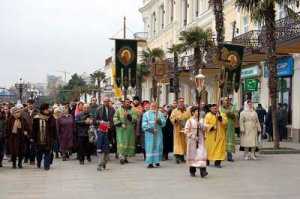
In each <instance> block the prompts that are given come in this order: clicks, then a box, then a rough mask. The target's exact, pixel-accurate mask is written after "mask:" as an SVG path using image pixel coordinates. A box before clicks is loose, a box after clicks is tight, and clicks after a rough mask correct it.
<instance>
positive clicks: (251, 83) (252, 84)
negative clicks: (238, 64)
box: [244, 79, 259, 92]
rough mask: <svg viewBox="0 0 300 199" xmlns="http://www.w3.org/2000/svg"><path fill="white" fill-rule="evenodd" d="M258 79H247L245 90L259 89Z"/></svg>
mask: <svg viewBox="0 0 300 199" xmlns="http://www.w3.org/2000/svg"><path fill="white" fill-rule="evenodd" d="M258 82H259V81H258V80H257V79H245V88H244V89H245V91H246V92H252V91H257V90H258Z"/></svg>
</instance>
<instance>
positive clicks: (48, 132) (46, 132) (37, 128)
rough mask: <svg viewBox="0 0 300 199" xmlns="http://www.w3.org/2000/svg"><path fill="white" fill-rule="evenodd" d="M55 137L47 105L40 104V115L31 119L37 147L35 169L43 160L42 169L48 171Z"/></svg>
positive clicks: (54, 127)
mask: <svg viewBox="0 0 300 199" xmlns="http://www.w3.org/2000/svg"><path fill="white" fill-rule="evenodd" d="M55 136H56V126H55V119H54V118H53V116H52V115H50V111H49V104H42V105H41V107H40V113H39V114H37V115H36V116H35V117H34V119H33V127H32V137H31V141H34V142H35V143H36V146H37V154H36V156H37V167H38V168H40V167H41V162H42V159H43V158H44V169H45V170H49V169H50V163H51V155H50V152H51V148H52V145H53V141H54V139H55Z"/></svg>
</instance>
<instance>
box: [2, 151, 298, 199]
mask: <svg viewBox="0 0 300 199" xmlns="http://www.w3.org/2000/svg"><path fill="white" fill-rule="evenodd" d="M111 159H112V161H111V162H109V164H108V170H106V171H104V172H97V171H96V159H95V158H94V159H93V162H92V163H87V164H85V165H84V166H82V165H79V163H78V162H77V161H75V160H71V161H67V162H62V161H61V159H56V160H55V163H54V165H53V166H52V169H51V170H50V171H44V170H39V169H36V168H34V167H33V166H29V165H26V164H25V168H24V169H22V170H20V169H17V170H13V169H11V168H10V167H11V165H10V164H9V163H7V162H5V165H4V166H5V167H4V168H1V169H0V182H1V186H0V198H1V199H59V198H63V199H69V198H70V199H77V198H78V199H82V198H84V199H90V198H107V199H108V198H109V199H115V198H116V199H120V198H124V199H125V198H128V199H140V198H142V199H148V198H149V199H162V198H163V199H169V198H170V199H171V198H172V199H193V198H197V199H200V198H210V199H227V198H228V199H237V198H255V199H259V198H261V199H267V198H268V199H276V198H280V199H282V198H287V199H293V198H294V199H299V197H300V189H299V185H300V174H299V169H300V167H299V165H300V155H259V156H258V160H256V161H245V160H242V154H239V157H238V160H236V161H235V162H234V163H229V162H225V163H224V167H223V168H222V169H217V168H214V167H209V168H208V172H209V175H208V177H207V178H206V179H202V178H200V177H196V178H191V177H190V176H189V173H188V168H187V166H186V165H184V164H181V165H176V164H175V163H174V161H164V162H162V166H161V168H154V169H147V168H145V165H144V164H143V161H142V157H141V156H136V157H135V158H133V159H131V162H130V163H129V164H127V165H123V166H121V165H120V164H119V162H118V161H117V160H115V159H114V158H113V157H111Z"/></svg>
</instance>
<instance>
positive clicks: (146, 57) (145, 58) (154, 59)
mask: <svg viewBox="0 0 300 199" xmlns="http://www.w3.org/2000/svg"><path fill="white" fill-rule="evenodd" d="M164 57H165V52H164V51H163V50H162V49H161V48H153V49H150V48H147V49H146V50H144V51H143V52H142V62H143V63H144V64H145V65H146V66H148V67H149V68H150V67H155V64H156V63H158V62H159V61H162V60H163V59H164ZM152 90H153V91H152V95H153V99H154V100H156V99H157V81H156V79H155V76H154V75H152Z"/></svg>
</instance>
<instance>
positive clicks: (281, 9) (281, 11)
mask: <svg viewBox="0 0 300 199" xmlns="http://www.w3.org/2000/svg"><path fill="white" fill-rule="evenodd" d="M285 16H286V14H285V8H284V6H283V5H280V6H279V9H278V16H277V19H282V18H284V17H285Z"/></svg>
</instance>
